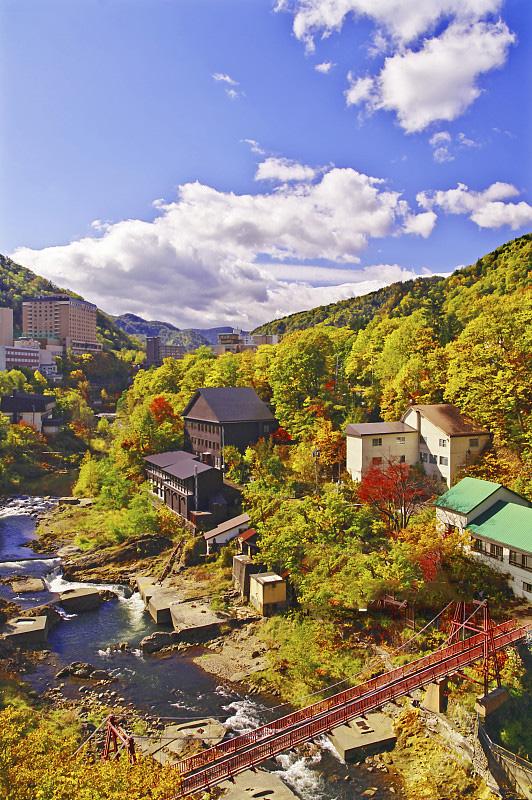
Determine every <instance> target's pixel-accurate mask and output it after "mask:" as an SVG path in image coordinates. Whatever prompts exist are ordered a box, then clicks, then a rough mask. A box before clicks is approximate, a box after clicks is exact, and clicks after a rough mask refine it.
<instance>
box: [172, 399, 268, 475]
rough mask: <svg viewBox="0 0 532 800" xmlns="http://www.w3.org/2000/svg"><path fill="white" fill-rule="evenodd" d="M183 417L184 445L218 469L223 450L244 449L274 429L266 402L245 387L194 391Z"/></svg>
mask: <svg viewBox="0 0 532 800" xmlns="http://www.w3.org/2000/svg"><path fill="white" fill-rule="evenodd" d="M183 417H184V420H185V446H186V447H188V449H189V450H191V451H192V452H193V453H195V454H196V455H201V456H202V460H203V461H207V460H208V461H210V463H212V464H213V465H214V466H215V467H218V468H220V469H221V468H222V465H223V450H224V447H227V445H232V446H233V447H237V448H238V449H239V450H244V449H245V448H246V447H247V446H248V445H250V444H255V442H258V440H259V439H260V438H262V437H268V436H270V435H271V434H272V433H273V432H274V431H276V430H277V428H278V423H277V420H276V419H275V417H274V416H273V414H272V412H271V411H270V409H269V408H268V406H267V405H266V403H264V402H263V401H262V400H261V399H260V397H259V396H258V394H257V393H256V391H255V390H254V389H251V388H248V387H237V388H232V387H216V388H206V389H198V390H197V392H196V393H195V394H194V397H193V398H192V400H191V401H190V403H189V404H188V405H187V407H186V408H185V410H184V411H183Z"/></svg>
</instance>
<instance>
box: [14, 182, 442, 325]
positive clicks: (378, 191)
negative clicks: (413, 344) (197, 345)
mask: <svg viewBox="0 0 532 800" xmlns="http://www.w3.org/2000/svg"><path fill="white" fill-rule="evenodd" d="M428 211H430V209H424V211H423V213H421V214H418V215H414V214H413V212H412V210H411V208H410V206H409V205H408V203H407V202H406V201H405V200H404V199H403V198H402V196H401V194H400V193H399V192H394V191H391V190H389V189H388V188H387V187H386V185H385V183H384V182H383V181H382V180H380V179H378V178H374V177H370V176H368V175H364V174H363V173H360V172H357V171H356V170H354V169H338V168H331V169H329V170H328V171H327V172H326V173H325V174H323V175H321V176H320V178H319V180H318V181H317V182H314V183H310V182H307V183H297V184H295V185H293V184H288V183H285V184H283V185H282V186H280V187H276V188H275V189H274V190H272V191H270V192H262V193H259V194H255V195H250V194H241V195H239V194H235V193H231V192H222V191H217V190H216V189H214V188H212V187H209V186H205V185H203V184H200V183H198V182H196V183H188V184H184V185H182V186H180V187H179V191H178V196H177V199H176V200H175V201H174V202H168V203H161V204H159V205H158V208H157V209H156V216H155V219H154V220H153V221H144V220H139V219H129V220H124V221H122V222H117V223H114V224H111V225H109V226H108V227H107V228H106V230H105V231H104V232H103V233H102V234H101V235H98V236H87V237H85V238H83V239H79V240H76V241H73V242H71V243H69V244H66V245H61V246H56V247H47V248H44V249H42V250H33V249H30V248H20V249H19V250H18V251H17V252H16V253H14V254H13V255H14V258H15V259H16V260H17V261H20V262H21V263H23V264H26V265H27V266H29V267H30V268H33V269H35V271H36V272H37V273H39V274H41V275H43V276H45V277H47V278H49V279H51V280H53V281H55V282H56V283H58V284H59V285H62V286H68V287H69V288H72V289H74V290H75V291H77V292H79V293H80V294H82V295H84V296H85V297H87V298H88V299H91V300H93V301H95V302H97V303H98V304H99V305H100V306H101V307H103V308H107V309H109V310H111V311H113V312H116V313H122V312H126V311H132V312H135V313H139V314H141V315H146V316H149V317H150V318H152V319H153V318H154V317H156V318H162V319H169V320H170V321H174V322H176V323H177V324H178V325H181V326H201V327H206V326H209V325H214V324H221V323H226V324H227V323H229V324H231V323H233V324H237V325H242V326H243V327H249V326H252V325H255V324H258V323H260V322H263V321H266V320H268V319H271V318H273V317H274V316H275V315H277V314H279V313H287V312H289V311H294V310H296V309H302V308H309V307H312V306H313V305H318V304H320V303H323V302H326V301H327V300H329V299H330V300H333V299H338V298H340V297H348V296H351V295H352V294H353V293H360V294H362V293H364V291H368V290H369V289H367V284H369V283H371V282H375V283H378V284H379V285H385V284H386V283H388V282H390V280H396V279H397V277H396V276H397V275H398V274H399V273H398V271H397V269H398V268H396V267H393V270H392V271H390V269H391V268H390V267H389V266H386V265H385V267H382V269H381V268H380V267H375V268H373V269H374V271H373V272H371V273H368V272H367V270H365V269H363V270H360V269H357V268H355V269H353V265H354V264H356V263H357V262H358V261H359V259H360V256H361V254H362V253H363V252H364V250H365V249H366V247H367V246H368V244H369V241H370V240H371V239H372V238H381V237H385V236H389V235H401V234H406V233H412V234H414V235H421V236H424V235H427V233H428V230H429V228H430V225H429V222H431V220H432V219H433V218H434V217H435V215H434V214H433V213H431V214H428V213H427V212H428ZM316 259H319V260H320V261H322V262H323V261H328V262H331V264H332V269H333V272H332V273H331V274H330V275H329V279H332V278H334V282H336V283H339V284H340V285H334V284H333V285H330V280H328V279H327V277H326V274H325V273H323V272H321V270H326V269H327V268H326V267H324V266H323V265H320V267H319V268H318V267H315V268H314V267H313V268H309V266H308V264H306V265H303V266H301V273H300V279H299V280H297V278H296V275H297V268H298V266H297V263H296V264H294V262H297V261H304V262H308V261H311V262H312V261H313V260H316ZM265 260H269V261H277V262H281V263H280V264H279V263H278V264H277V265H275V266H270V265H269V264H266V263H264V261H265ZM259 262H260V263H259ZM343 265H345V266H347V267H349V269H348V271H347V272H346V273H344V270H343V269H341V267H342V266H343ZM283 270H284V271H283ZM309 270H310V271H309ZM316 270H319V271H316ZM340 272H341V274H339V273H340ZM344 274H345V276H346V277H345V278H344ZM314 279H315V280H316V281H318V282H319V283H320V284H321V285H320V286H317V287H312V286H309V281H311V282H312V281H313V280H314ZM361 281H362V283H361ZM372 285H373V284H372ZM324 287H325V288H324Z"/></svg>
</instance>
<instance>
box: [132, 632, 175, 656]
mask: <svg viewBox="0 0 532 800" xmlns="http://www.w3.org/2000/svg"><path fill="white" fill-rule="evenodd" d="M176 639H177V637H176V636H175V634H174V633H170V632H166V631H156V632H155V633H151V634H150V635H149V636H145V637H144V639H142V641H141V643H140V649H141V650H142V652H143V653H156V652H157V651H158V650H162V649H163V647H170V646H171V645H173V644H175V643H176Z"/></svg>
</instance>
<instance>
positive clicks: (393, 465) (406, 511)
mask: <svg viewBox="0 0 532 800" xmlns="http://www.w3.org/2000/svg"><path fill="white" fill-rule="evenodd" d="M433 494H434V485H433V483H432V481H431V480H430V479H428V478H427V477H426V476H425V475H423V474H422V473H421V472H419V471H418V470H415V469H412V467H410V466H409V465H408V464H403V463H400V462H398V461H388V462H386V463H385V464H382V465H380V464H379V465H374V466H372V467H371V468H370V469H369V470H368V471H367V472H366V473H365V475H364V476H363V477H362V481H361V482H360V486H359V487H358V497H359V500H360V501H361V502H362V503H365V504H366V505H368V506H371V507H372V508H374V509H375V510H376V511H377V513H378V514H379V516H380V517H381V519H383V520H384V522H385V523H386V525H387V526H388V529H389V530H391V531H400V530H401V529H402V528H406V526H407V525H408V522H409V520H410V517H411V516H412V514H413V513H414V511H416V510H417V509H418V508H419V507H420V506H421V505H423V504H424V503H426V502H427V500H428V499H429V498H430V497H431V496H432V495H433Z"/></svg>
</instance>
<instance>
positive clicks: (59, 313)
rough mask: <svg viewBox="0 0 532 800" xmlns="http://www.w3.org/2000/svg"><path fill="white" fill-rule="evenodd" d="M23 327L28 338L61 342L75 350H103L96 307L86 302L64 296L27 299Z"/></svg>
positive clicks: (23, 310) (24, 305) (23, 309)
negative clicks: (99, 338)
mask: <svg viewBox="0 0 532 800" xmlns="http://www.w3.org/2000/svg"><path fill="white" fill-rule="evenodd" d="M22 327H23V331H24V335H25V336H34V337H35V338H38V339H58V340H59V341H60V342H61V344H63V345H64V346H66V347H71V348H72V349H73V350H74V351H79V352H86V351H88V352H92V351H94V350H99V349H101V346H100V345H99V344H98V339H97V336H96V306H95V305H93V304H92V303H87V302H86V301H84V300H77V299H75V298H72V297H61V296H51V297H49V298H47V297H44V298H38V299H37V298H36V299H35V300H24V302H23V303H22Z"/></svg>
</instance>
